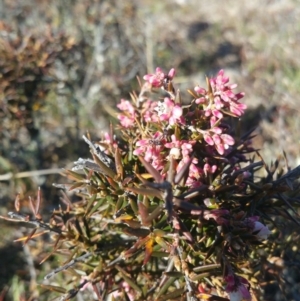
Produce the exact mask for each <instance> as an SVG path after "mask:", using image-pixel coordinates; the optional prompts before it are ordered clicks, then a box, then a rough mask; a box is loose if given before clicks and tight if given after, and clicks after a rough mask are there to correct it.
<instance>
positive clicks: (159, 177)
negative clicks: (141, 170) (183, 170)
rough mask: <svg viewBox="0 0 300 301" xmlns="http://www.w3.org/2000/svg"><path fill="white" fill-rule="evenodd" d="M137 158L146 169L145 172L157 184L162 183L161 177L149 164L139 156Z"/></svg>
mask: <svg viewBox="0 0 300 301" xmlns="http://www.w3.org/2000/svg"><path fill="white" fill-rule="evenodd" d="M138 158H139V159H140V161H141V162H142V164H143V165H144V167H145V168H146V170H147V171H148V172H149V173H150V174H151V175H152V176H153V178H154V180H155V181H156V182H157V183H160V182H162V181H163V177H162V176H161V174H160V173H159V172H158V171H157V170H156V169H155V168H154V167H153V166H152V165H151V164H150V163H149V162H147V161H146V160H145V159H144V158H143V157H141V156H139V157H138Z"/></svg>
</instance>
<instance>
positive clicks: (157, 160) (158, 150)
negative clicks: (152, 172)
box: [133, 132, 165, 170]
mask: <svg viewBox="0 0 300 301" xmlns="http://www.w3.org/2000/svg"><path fill="white" fill-rule="evenodd" d="M164 144H165V140H164V138H163V134H162V133H160V132H156V133H155V134H154V136H153V139H141V140H138V141H137V143H136V146H137V148H136V149H135V150H134V151H133V154H134V155H135V156H141V155H142V156H144V159H145V160H146V161H147V162H151V164H152V166H153V167H155V168H156V169H157V170H161V169H162V168H163V162H164V158H163V156H162V151H163V149H164Z"/></svg>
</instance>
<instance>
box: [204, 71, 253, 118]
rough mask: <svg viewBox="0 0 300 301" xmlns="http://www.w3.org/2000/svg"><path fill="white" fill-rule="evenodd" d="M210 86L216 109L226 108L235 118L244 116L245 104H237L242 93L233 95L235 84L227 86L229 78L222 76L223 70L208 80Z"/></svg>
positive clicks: (242, 95)
mask: <svg viewBox="0 0 300 301" xmlns="http://www.w3.org/2000/svg"><path fill="white" fill-rule="evenodd" d="M209 82H210V85H211V87H212V89H213V91H214V92H213V94H214V103H215V107H216V108H217V109H221V108H224V107H227V108H228V109H229V111H230V112H231V113H232V114H234V115H235V116H237V117H239V116H241V115H243V114H244V110H245V109H246V108H247V106H246V105H245V104H241V103H239V100H240V99H241V98H243V97H244V95H245V94H244V93H236V94H235V93H233V91H232V90H233V89H235V88H236V87H237V85H236V84H231V85H229V84H228V82H229V78H228V77H225V76H224V70H220V71H219V73H218V75H217V77H215V78H211V79H210V81H209Z"/></svg>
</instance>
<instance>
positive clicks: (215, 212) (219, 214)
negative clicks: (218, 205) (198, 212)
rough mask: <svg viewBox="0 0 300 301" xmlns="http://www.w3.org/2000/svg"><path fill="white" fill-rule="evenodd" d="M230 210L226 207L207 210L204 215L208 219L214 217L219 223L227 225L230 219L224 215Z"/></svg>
mask: <svg viewBox="0 0 300 301" xmlns="http://www.w3.org/2000/svg"><path fill="white" fill-rule="evenodd" d="M228 214H229V211H228V210H226V209H212V210H205V212H204V214H203V217H204V219H206V220H209V219H211V218H212V219H214V220H215V221H216V223H217V224H218V225H225V224H228V219H226V218H225V217H224V216H226V215H228Z"/></svg>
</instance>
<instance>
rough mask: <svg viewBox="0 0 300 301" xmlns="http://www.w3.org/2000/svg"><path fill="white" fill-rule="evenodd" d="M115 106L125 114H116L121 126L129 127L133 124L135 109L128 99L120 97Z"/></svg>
mask: <svg viewBox="0 0 300 301" xmlns="http://www.w3.org/2000/svg"><path fill="white" fill-rule="evenodd" d="M117 107H118V108H119V109H120V110H121V111H123V112H124V113H125V114H118V119H119V120H120V123H121V125H122V126H123V127H125V128H129V127H132V126H133V125H134V124H135V109H134V107H133V105H132V104H131V103H130V102H129V101H128V100H124V99H121V102H120V103H119V104H118V105H117Z"/></svg>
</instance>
